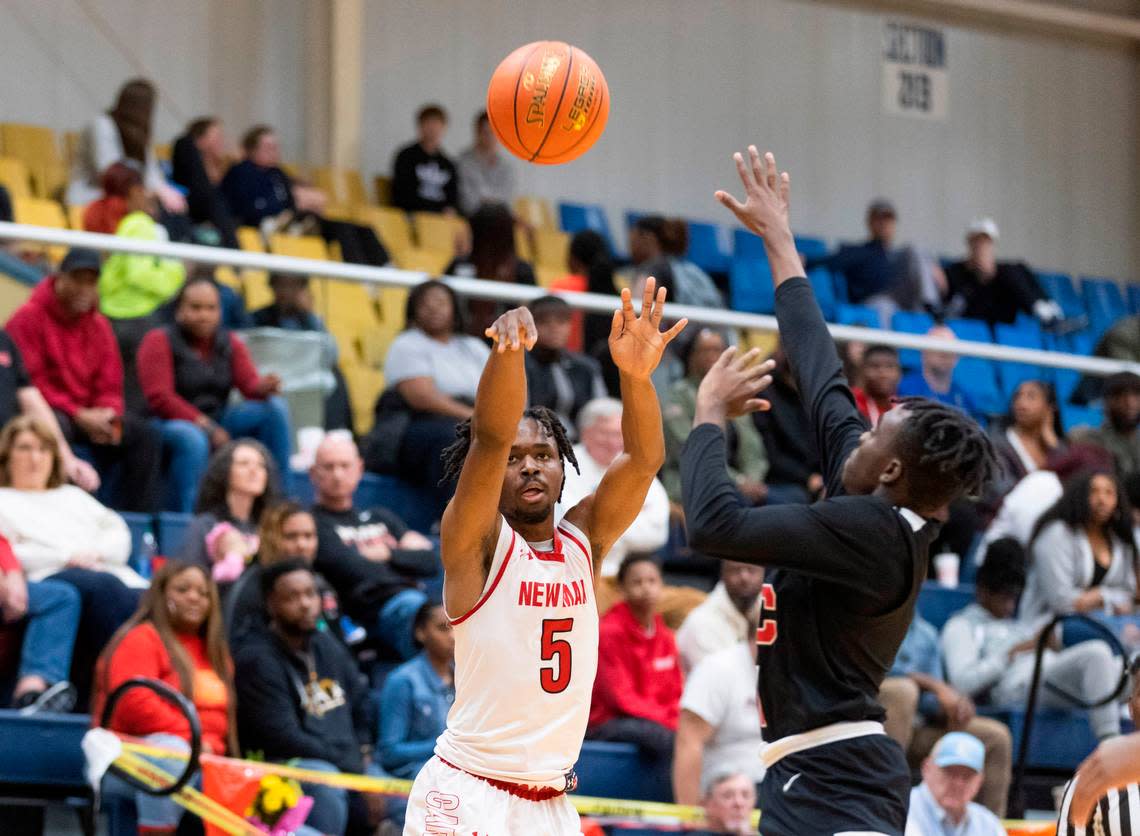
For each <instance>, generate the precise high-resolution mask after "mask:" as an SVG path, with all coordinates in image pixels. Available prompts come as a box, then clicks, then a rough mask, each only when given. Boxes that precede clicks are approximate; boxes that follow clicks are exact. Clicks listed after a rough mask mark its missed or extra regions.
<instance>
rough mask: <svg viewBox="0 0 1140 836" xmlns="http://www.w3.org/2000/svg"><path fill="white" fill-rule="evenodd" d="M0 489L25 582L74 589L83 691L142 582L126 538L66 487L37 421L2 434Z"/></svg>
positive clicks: (93, 503) (2, 517) (54, 448)
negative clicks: (132, 565) (48, 581)
mask: <svg viewBox="0 0 1140 836" xmlns="http://www.w3.org/2000/svg"><path fill="white" fill-rule="evenodd" d="M0 485H2V486H3V487H0V536H3V537H5V538H7V540H8V542H9V543H11V545H12V550H13V551H14V552H15V553H16V557H17V559H18V560H19V561H20V566H21V567H22V568H23V570H24V574H25V576H26V577H27V579H28V580H29V581H33V582H38V581H42V580H46V579H53V580H57V581H63V582H65V583H67V584H70V585H71V586H73V587H75V589H76V590H77V591H78V592H79V596H80V598H81V600H82V607H83V611H82V614H81V616H80V625H79V632H78V642H77V645H76V649H75V654H74V655H75V658H76V663H75V665H74V666H73V670H74V671H75V674H76V675H75V677H74V679H73V681H75V683H76V685H77V686H79V689H80V691H81V692H83V691H84V687H85V686H86V684H87V680H89V678H90V671H91V669H90V665H91V663H92V662H93V661H94V659H95V657H96V656H97V655H98V653H99V651H101V650H102V649H103V646H104V645H105V644H106V643H107V642H108V640H109V639H110V638H111V636H112V635H113V634H114V632H115V631H116V630H117V629H118V628H119V625H121V624H122V623H123V622H124V621H126V620H127V619H128V618H130V616H131V613H133V612H134V611H135V608H136V607H137V606H138V602H139V597H140V596H141V591H142V589H144V588H145V587H146V585H147V584H146V581H145V580H143V579H142V578H141V577H140V576H139V575H138V573H136V572H135V571H134V570H132V569H131V568H130V567H128V566H127V560H128V558H129V557H130V553H131V533H130V531H129V530H128V529H127V524H126V523H125V522H123V518H122V517H120V516H119V515H118V514H116V513H114V512H113V511H111V510H109V509H108V508H106V507H104V506H103V505H101V504H99V502H98V501H97V500H95V499H94V498H93V497H92V496H91V495H89V494H87V493H85V492H84V491H82V490H80V489H79V488H77V487H75V486H73V485H65V484H64V483H63V462H62V460H61V458H60V455H59V447H58V445H57V444H56V440H55V436H54V435H53V434H52V432H51V430H49V429H48V428H47V427H46V426H45V425H44V424H42V423H40V422H39V421H37V420H36V419H35V418H29V417H21V418H15V419H13V420H12V421H10V422H9V423H8V424H7V426H5V427H4V430H3V431H2V432H0Z"/></svg>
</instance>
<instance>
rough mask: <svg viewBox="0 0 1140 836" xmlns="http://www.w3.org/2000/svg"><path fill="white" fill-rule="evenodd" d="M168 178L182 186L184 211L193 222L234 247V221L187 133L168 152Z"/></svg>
mask: <svg viewBox="0 0 1140 836" xmlns="http://www.w3.org/2000/svg"><path fill="white" fill-rule="evenodd" d="M170 163H171V166H172V168H173V169H174V170H173V177H172V178H171V179H172V180H174V182H175V183H177V184H178V185H179V186H182V187H183V188H185V189H186V210H187V214H188V215H189V216H190V220H192V221H193V222H194V223H197V224H200V223H208V224H212V225H213V226H214V228H215V229H216V230H217V231H218V234H219V235H220V236H221V239H222V244H223V245H224V246H226V247H230V248H232V249H237V246H238V241H237V221H235V220H234V216H233V214H232V213H231V212H230V207H229V206H228V205H227V204H226V199H225V198H224V197H222V192H221V190H220V189H218V187H217V186H215V185H214V184H213V183H211V182H210V178H209V176H208V175H207V174H206V166H205V164H204V163H203V162H202V154H201V152H200V151H199V150H198V146H196V145H195V144H194V138H193V137H191V136H190V135H189V134H186V135H184V136H180V137H178V139H177V140H175V142H174V149H173V150H172V151H171V154H170Z"/></svg>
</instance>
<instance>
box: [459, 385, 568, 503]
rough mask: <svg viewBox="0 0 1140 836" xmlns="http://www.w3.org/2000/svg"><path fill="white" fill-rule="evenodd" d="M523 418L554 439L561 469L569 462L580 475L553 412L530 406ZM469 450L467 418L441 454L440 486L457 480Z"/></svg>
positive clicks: (468, 420)
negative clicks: (441, 472) (532, 420)
mask: <svg viewBox="0 0 1140 836" xmlns="http://www.w3.org/2000/svg"><path fill="white" fill-rule="evenodd" d="M523 418H533V419H534V420H535V421H537V422H538V424H539V426H540V427H542V429H543V430H545V431H546V434H547V435H549V436H550V437H551V438H553V439H554V445H555V447H556V448H557V449H558V458H560V459H561V460H562V462H563V467H565V463H566V462H570V464H572V465H574V471H575V472H577V473H581V470H579V469H578V457H577V456H575V455H574V445H573V444H571V443H570V439H569V438H568V437H567V435H566V428H565V427H563V426H562V422H561V421H560V420H558V416H557V415H555V414H554V412H552V411H551V410H549V409H547V408H546V407H545V406H532V407H528V408H527V409H526V410H525V411H524V412H523ZM470 449H471V419H470V418H468V419H466V420H465V421H460V422H459V423H458V424H457V425H456V426H455V441H453V442H452V443H451V445H450V446H448V447H447V448H445V449H444V451H443V453H442V457H443V478H442V479H441V480H440V484H441V485H445V484H447V483H448V482H453V481H455V480H456V479H458V478H459V472H460V471H461V470H463V462H465V461H466V460H467V451H468V450H470ZM563 481H564V482H565V476H563ZM558 498H559V499H562V490H561V488H559V491H558Z"/></svg>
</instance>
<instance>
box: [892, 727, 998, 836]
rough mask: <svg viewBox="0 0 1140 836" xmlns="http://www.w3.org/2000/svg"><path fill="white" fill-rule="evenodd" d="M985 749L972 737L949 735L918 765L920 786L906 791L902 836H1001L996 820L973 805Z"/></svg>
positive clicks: (979, 784)
mask: <svg viewBox="0 0 1140 836" xmlns="http://www.w3.org/2000/svg"><path fill="white" fill-rule="evenodd" d="M985 761H986V747H985V746H983V745H982V741H980V740H978V738H976V737H974V736H973V735H972V734H966V733H965V732H951V733H950V734H948V735H945V736H944V737H943V738H942V739H941V740H939V741H938V743H937V745H935V747H934V751H933V752H931V753H930V757H928V758H927V759H926V760H925V761H923V762H922V783H921V784H919V785H918V786H917V787H915V788H914V789H913V790H911V791H910V814H909V816H908V817H907V822H906V836H1005V832H1006V831H1005V828H1004V827H1002V826H1001V822H1000V821H999V820H998V817H997V816H995V815H994V814H993V813H991V812H990V811H989V810H987V809H986V808H985V807H983V806H982V805H981V804H975V803H974V802H973V800H972V799H973V798H974V796H975V795H977V794H978V790H979V789H981V786H982V766H983V765H984V764H985Z"/></svg>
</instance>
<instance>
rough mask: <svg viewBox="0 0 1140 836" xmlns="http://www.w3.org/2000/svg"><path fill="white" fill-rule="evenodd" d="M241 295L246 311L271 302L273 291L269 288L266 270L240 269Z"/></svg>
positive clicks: (254, 309)
mask: <svg viewBox="0 0 1140 836" xmlns="http://www.w3.org/2000/svg"><path fill="white" fill-rule="evenodd" d="M241 296H242V300H243V301H244V302H245V308H246V310H248V311H256V310H257V309H258V308H264V307H265V306H266V305H271V304H273V291H272V290H270V289H269V272H268V271H267V270H242V271H241Z"/></svg>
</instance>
